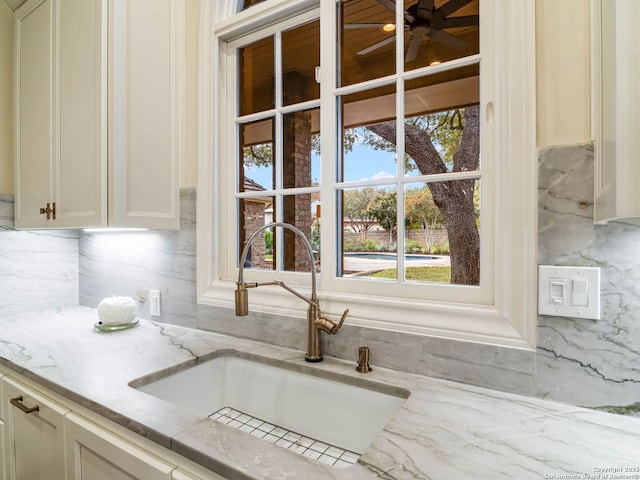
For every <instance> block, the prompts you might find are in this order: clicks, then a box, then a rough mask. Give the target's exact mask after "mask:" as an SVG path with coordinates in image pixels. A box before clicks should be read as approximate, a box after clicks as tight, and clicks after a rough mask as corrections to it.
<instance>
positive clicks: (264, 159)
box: [242, 142, 273, 167]
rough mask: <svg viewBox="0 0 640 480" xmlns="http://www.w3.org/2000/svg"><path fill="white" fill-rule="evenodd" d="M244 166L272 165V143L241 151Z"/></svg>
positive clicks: (245, 148)
mask: <svg viewBox="0 0 640 480" xmlns="http://www.w3.org/2000/svg"><path fill="white" fill-rule="evenodd" d="M242 156H243V158H242V160H243V162H244V165H255V166H257V167H268V166H271V165H273V143H271V142H269V143H261V144H259V145H252V146H250V147H244V148H243V149H242Z"/></svg>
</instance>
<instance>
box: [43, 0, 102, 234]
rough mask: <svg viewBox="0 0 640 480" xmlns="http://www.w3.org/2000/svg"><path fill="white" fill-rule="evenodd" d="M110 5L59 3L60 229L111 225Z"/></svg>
mask: <svg viewBox="0 0 640 480" xmlns="http://www.w3.org/2000/svg"><path fill="white" fill-rule="evenodd" d="M106 1H107V0H57V2H58V9H59V16H58V18H59V26H58V52H57V54H58V65H59V70H60V74H59V78H58V81H57V85H58V89H59V97H60V102H59V106H58V111H59V113H58V115H57V117H56V119H57V120H58V122H59V127H58V131H59V156H58V165H57V168H56V175H55V177H54V179H53V199H54V201H55V202H56V210H57V212H56V220H55V221H54V222H53V225H54V226H55V227H57V228H65V227H89V226H105V225H106V222H107V209H106V207H107V110H106V109H107V85H106V82H107V72H106V68H107V51H106V48H107V5H106Z"/></svg>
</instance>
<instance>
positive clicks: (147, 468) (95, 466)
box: [65, 413, 175, 480]
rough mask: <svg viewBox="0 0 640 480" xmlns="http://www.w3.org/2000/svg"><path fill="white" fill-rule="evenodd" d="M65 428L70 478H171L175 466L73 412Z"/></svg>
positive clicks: (124, 479) (111, 479)
mask: <svg viewBox="0 0 640 480" xmlns="http://www.w3.org/2000/svg"><path fill="white" fill-rule="evenodd" d="M65 428H66V431H65V443H66V449H67V467H68V478H69V479H70V480H130V479H132V478H139V479H148V480H171V473H172V471H173V470H174V469H175V466H173V465H170V464H168V463H165V462H163V461H162V460H160V459H158V458H156V457H154V456H152V455H150V454H148V453H147V452H145V451H143V450H140V449H138V448H137V447H135V446H134V445H132V444H130V443H128V442H125V441H124V440H122V439H121V438H119V437H116V436H115V435H112V434H111V433H109V432H107V431H106V430H104V429H102V428H100V427H98V426H97V425H94V424H93V423H90V422H88V421H86V420H85V419H83V418H82V417H80V416H78V415H76V414H74V413H69V414H68V415H67V416H66V418H65Z"/></svg>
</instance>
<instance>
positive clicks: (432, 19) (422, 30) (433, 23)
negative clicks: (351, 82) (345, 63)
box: [345, 0, 479, 62]
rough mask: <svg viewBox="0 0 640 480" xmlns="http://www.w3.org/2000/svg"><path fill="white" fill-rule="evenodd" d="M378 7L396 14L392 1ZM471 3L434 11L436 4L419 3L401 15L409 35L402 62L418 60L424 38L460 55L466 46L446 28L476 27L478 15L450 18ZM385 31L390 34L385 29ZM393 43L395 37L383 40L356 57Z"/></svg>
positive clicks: (463, 0)
mask: <svg viewBox="0 0 640 480" xmlns="http://www.w3.org/2000/svg"><path fill="white" fill-rule="evenodd" d="M376 1H377V2H378V3H379V4H380V5H382V6H384V7H386V8H387V9H389V10H391V11H392V12H394V14H395V11H396V4H395V2H394V1H393V0H376ZM472 1H473V0H449V1H448V2H446V3H444V4H443V5H440V6H439V7H438V8H436V7H435V5H434V3H435V0H418V2H417V3H414V4H413V5H411V6H410V7H409V8H408V9H407V10H405V11H404V30H405V31H407V32H409V33H410V34H411V39H410V40H409V46H408V48H407V53H406V56H405V62H411V61H413V60H415V59H416V57H417V56H418V50H420V42H421V41H422V37H424V36H425V35H426V36H428V37H430V38H431V39H432V40H434V41H436V42H440V43H442V44H443V45H446V46H448V47H450V48H452V49H454V50H456V51H462V50H464V49H466V48H467V47H468V46H469V45H468V44H467V42H465V41H464V40H461V39H459V38H458V37H456V36H454V35H451V34H450V33H448V32H446V31H445V29H448V28H460V27H472V26H476V25H478V23H479V16H478V15H465V16H458V17H449V15H451V14H452V13H454V12H457V11H458V10H460V9H461V8H462V7H464V6H465V5H467V4H469V3H471V2H472ZM385 26H386V25H385V24H382V23H351V24H346V25H345V28H383V29H385V28H384V27H385ZM385 31H393V29H391V30H387V29H385ZM394 40H395V34H394V35H391V36H390V37H387V38H385V39H384V40H381V41H379V42H376V43H374V44H373V45H369V46H368V47H366V48H363V49H362V50H360V51H359V52H357V54H358V55H367V54H368V53H371V52H373V51H374V50H377V49H378V48H380V47H383V46H384V45H387V44H389V43H392V42H393V41H394Z"/></svg>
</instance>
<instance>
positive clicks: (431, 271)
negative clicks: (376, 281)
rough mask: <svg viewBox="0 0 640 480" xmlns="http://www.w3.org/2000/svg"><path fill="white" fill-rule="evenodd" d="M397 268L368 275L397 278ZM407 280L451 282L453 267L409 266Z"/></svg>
mask: <svg viewBox="0 0 640 480" xmlns="http://www.w3.org/2000/svg"><path fill="white" fill-rule="evenodd" d="M397 275H398V273H397V269H396V268H389V269H387V270H381V271H379V272H376V273H373V274H371V275H368V276H369V277H372V278H397ZM407 280H413V281H419V282H436V283H450V282H451V267H407Z"/></svg>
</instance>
